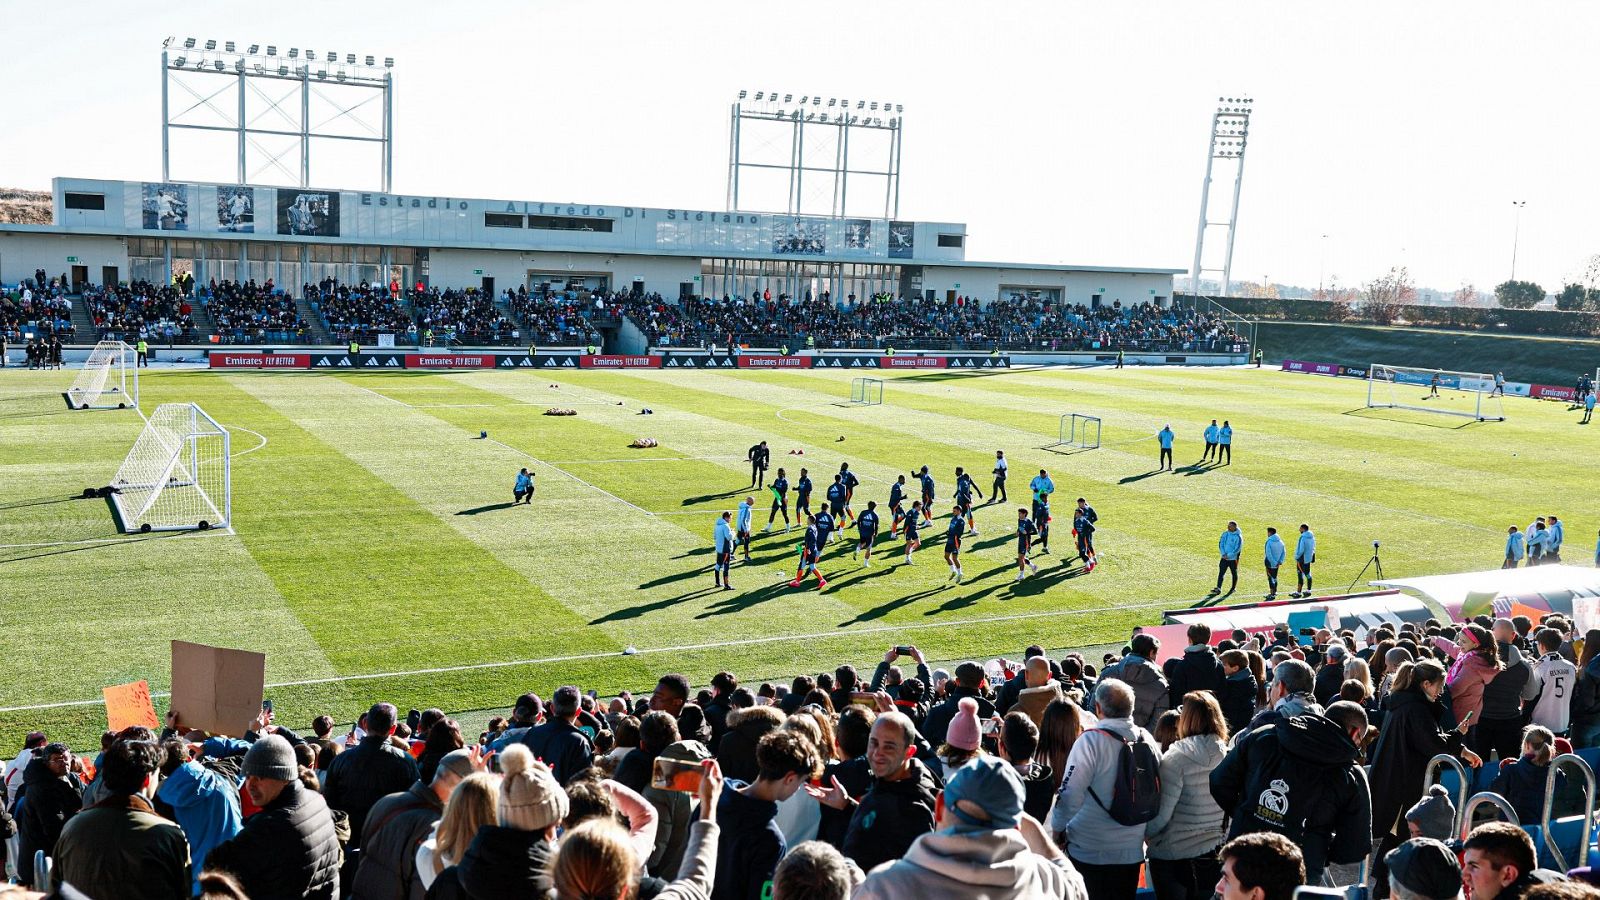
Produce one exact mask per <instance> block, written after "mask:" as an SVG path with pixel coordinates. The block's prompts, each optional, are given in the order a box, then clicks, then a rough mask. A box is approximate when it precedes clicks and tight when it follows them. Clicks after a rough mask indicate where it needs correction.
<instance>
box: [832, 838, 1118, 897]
mask: <svg viewBox="0 0 1600 900" xmlns="http://www.w3.org/2000/svg"><path fill="white" fill-rule="evenodd" d="M851 896H852V900H903V898H908V897H910V898H916V900H947V898H948V900H966V898H972V897H983V898H985V900H1043V898H1047V897H1049V898H1063V900H1089V892H1088V890H1087V889H1085V887H1084V884H1083V876H1081V875H1079V874H1078V871H1077V870H1076V869H1074V868H1073V867H1072V864H1071V863H1070V862H1068V861H1067V860H1065V859H1055V860H1051V859H1047V858H1045V857H1043V856H1040V855H1039V854H1037V853H1034V852H1033V851H1031V850H1029V849H1028V844H1027V841H1025V840H1024V839H1023V837H1022V832H1020V831H1018V830H1016V829H1014V828H1008V829H1005V830H1003V831H982V830H976V829H967V828H949V829H945V830H943V831H935V832H931V833H929V834H925V835H922V836H921V837H919V838H917V840H916V842H915V843H913V844H912V845H911V848H910V849H909V850H908V851H907V852H906V854H905V856H904V858H902V859H899V860H895V861H891V862H886V863H884V864H883V865H881V866H878V867H877V868H876V869H874V870H872V872H871V873H870V874H869V875H868V876H867V880H866V881H864V882H862V884H861V887H859V888H857V889H856V892H855V893H854V894H853V895H851Z"/></svg>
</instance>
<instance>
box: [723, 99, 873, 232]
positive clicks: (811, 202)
mask: <svg viewBox="0 0 1600 900" xmlns="http://www.w3.org/2000/svg"><path fill="white" fill-rule="evenodd" d="M796 99H797V98H796V95H794V94H782V95H780V94H779V93H778V92H777V91H749V90H744V91H740V92H739V97H738V99H737V100H735V101H734V102H733V105H732V107H731V108H730V109H729V125H728V209H730V210H751V211H764V212H778V211H779V209H778V207H779V204H778V203H777V202H776V196H777V195H776V193H771V194H770V195H769V196H757V197H752V196H751V192H750V191H748V190H746V191H744V192H743V193H741V190H740V188H741V184H740V176H741V175H743V174H754V173H747V172H745V170H747V169H752V170H758V171H759V170H768V171H773V172H782V173H784V174H785V175H787V176H788V190H787V193H786V195H785V197H784V200H783V203H782V204H781V205H782V210H781V211H782V212H785V213H787V214H789V215H826V216H834V217H841V216H846V215H849V214H850V212H849V210H850V209H851V208H852V207H851V205H850V192H849V188H850V176H852V175H854V176H856V182H857V184H860V183H861V179H862V178H863V177H867V176H871V177H873V178H875V179H881V180H882V183H883V206H882V207H881V210H880V209H879V208H877V200H876V196H877V195H876V192H874V194H873V195H872V196H873V199H871V200H869V201H867V205H863V204H861V203H860V202H859V201H858V202H857V204H856V206H855V207H854V208H856V209H858V210H861V211H863V212H868V214H870V215H873V216H881V217H882V218H885V219H893V218H895V217H897V216H899V214H900V148H901V142H902V129H903V126H904V125H905V106H903V105H902V104H899V103H892V102H890V101H888V100H856V101H854V104H855V105H854V106H853V107H852V106H851V103H852V101H850V100H845V99H840V98H837V97H824V96H820V95H814V94H801V95H799V97H798V101H799V102H796ZM746 130H749V131H750V134H749V135H746V134H745V131H746ZM808 135H809V136H810V137H811V138H812V140H811V141H808V139H807V138H808ZM868 135H876V136H878V137H879V140H878V141H876V142H872V141H869V140H867V139H866V137H867V136H868ZM747 136H748V137H750V138H752V142H753V143H755V144H756V145H757V146H755V147H747V146H745V141H744V138H745V137H747ZM885 137H886V139H884V138H885ZM852 140H854V141H855V143H856V146H855V148H854V150H855V154H854V158H853V159H852V155H851V150H852V147H851V142H852ZM863 157H868V158H867V159H865V160H863ZM808 179H809V180H808ZM869 184H870V185H871V186H872V187H876V184H875V183H872V182H869ZM859 193H860V192H859V189H858V196H859ZM824 197H825V198H826V201H827V205H826V207H824V206H823V205H822V201H823V199H824Z"/></svg>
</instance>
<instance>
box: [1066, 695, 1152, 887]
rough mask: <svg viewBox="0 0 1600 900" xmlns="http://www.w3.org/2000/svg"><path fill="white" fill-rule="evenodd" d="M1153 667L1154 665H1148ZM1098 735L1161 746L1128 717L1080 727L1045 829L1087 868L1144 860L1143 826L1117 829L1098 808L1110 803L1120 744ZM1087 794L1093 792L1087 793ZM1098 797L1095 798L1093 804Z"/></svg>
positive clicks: (1120, 755) (1118, 762)
mask: <svg viewBox="0 0 1600 900" xmlns="http://www.w3.org/2000/svg"><path fill="white" fill-rule="evenodd" d="M1150 668H1152V669H1153V668H1154V667H1150ZM1099 731H1110V732H1112V733H1113V734H1115V735H1118V736H1120V737H1121V738H1122V739H1123V740H1125V741H1130V742H1131V741H1134V740H1136V739H1143V740H1145V741H1147V742H1149V743H1150V744H1151V745H1152V746H1153V747H1155V748H1156V749H1157V755H1159V748H1160V745H1159V744H1156V742H1155V739H1154V738H1152V737H1151V736H1150V733H1149V732H1148V731H1145V730H1144V729H1143V728H1139V727H1137V726H1135V725H1134V724H1133V722H1132V721H1130V720H1128V719H1101V720H1100V721H1099V722H1098V723H1096V724H1095V726H1094V727H1093V728H1088V729H1085V730H1084V732H1083V734H1081V735H1079V736H1078V739H1077V740H1076V741H1074V742H1073V743H1072V752H1071V753H1068V754H1067V770H1066V772H1065V773H1064V774H1063V775H1062V776H1061V792H1060V794H1059V796H1057V797H1056V805H1055V808H1054V809H1052V810H1051V812H1050V830H1051V831H1053V832H1062V831H1064V832H1066V833H1067V842H1068V844H1069V847H1068V853H1069V855H1070V856H1071V857H1072V858H1073V859H1075V860H1077V861H1079V862H1083V863H1088V864H1090V865H1125V864H1129V863H1137V862H1142V861H1143V860H1144V826H1143V825H1121V824H1118V823H1117V821H1116V820H1115V819H1113V818H1111V814H1110V813H1109V812H1107V811H1106V808H1105V807H1104V806H1102V805H1101V801H1103V802H1104V803H1107V804H1109V803H1111V802H1112V798H1113V797H1114V796H1115V793H1116V790H1115V782H1116V778H1117V773H1118V771H1119V769H1120V764H1121V759H1122V749H1123V744H1122V741H1119V740H1117V739H1116V738H1114V737H1112V736H1111V735H1108V734H1099V733H1097V732H1099ZM1091 791H1092V793H1091ZM1095 797H1099V798H1100V800H1098V801H1097V800H1095Z"/></svg>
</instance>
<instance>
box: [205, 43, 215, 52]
mask: <svg viewBox="0 0 1600 900" xmlns="http://www.w3.org/2000/svg"><path fill="white" fill-rule="evenodd" d="M206 49H207V50H215V49H217V42H216V41H206Z"/></svg>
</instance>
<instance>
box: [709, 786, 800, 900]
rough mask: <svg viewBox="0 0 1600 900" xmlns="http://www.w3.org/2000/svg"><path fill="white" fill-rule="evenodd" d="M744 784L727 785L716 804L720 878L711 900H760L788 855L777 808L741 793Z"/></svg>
mask: <svg viewBox="0 0 1600 900" xmlns="http://www.w3.org/2000/svg"><path fill="white" fill-rule="evenodd" d="M745 786H746V785H745V783H744V782H742V781H727V782H725V783H724V784H723V786H722V796H721V798H720V799H718V800H717V824H718V825H720V826H721V827H722V837H721V839H720V840H719V841H718V843H717V876H716V878H715V879H713V881H712V883H711V884H712V888H711V900H760V898H761V897H762V896H764V893H765V888H766V885H767V884H768V883H770V882H771V881H772V873H773V872H774V871H776V870H777V868H778V860H780V859H783V854H784V853H787V852H788V849H789V847H788V844H787V843H786V842H785V841H784V839H783V832H782V831H780V830H779V829H778V823H777V818H778V804H776V803H774V802H773V801H771V800H760V799H757V798H755V797H751V796H748V795H746V794H744V793H742V792H741V791H740V790H739V789H740V788H743V787H745Z"/></svg>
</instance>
